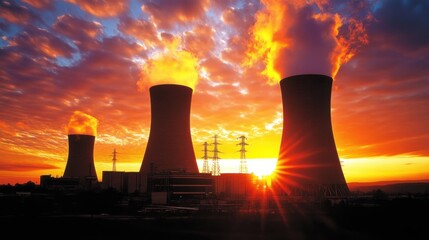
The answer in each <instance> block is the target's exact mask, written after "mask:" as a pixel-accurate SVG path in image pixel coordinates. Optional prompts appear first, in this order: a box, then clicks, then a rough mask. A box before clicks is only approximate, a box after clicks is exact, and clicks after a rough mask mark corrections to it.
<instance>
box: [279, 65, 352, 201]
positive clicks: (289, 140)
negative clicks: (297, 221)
mask: <svg viewBox="0 0 429 240" xmlns="http://www.w3.org/2000/svg"><path fill="white" fill-rule="evenodd" d="M280 87H281V93H282V101H283V132H282V141H281V146H280V153H279V159H278V161H277V166H276V174H277V178H276V179H277V180H276V182H277V184H278V187H280V189H282V191H284V192H286V193H288V194H291V195H323V196H345V195H347V194H348V192H349V190H348V187H347V183H346V181H345V178H344V175H343V171H342V169H341V164H340V160H339V158H338V153H337V149H336V146H335V141H334V136H333V132H332V125H331V88H332V78H331V77H328V76H325V75H317V74H305V75H295V76H291V77H287V78H284V79H283V80H282V81H280Z"/></svg>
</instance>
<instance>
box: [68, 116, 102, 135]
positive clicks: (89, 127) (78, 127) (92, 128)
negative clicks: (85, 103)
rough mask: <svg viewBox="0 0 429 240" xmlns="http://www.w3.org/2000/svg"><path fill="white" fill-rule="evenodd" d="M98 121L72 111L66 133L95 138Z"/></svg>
mask: <svg viewBox="0 0 429 240" xmlns="http://www.w3.org/2000/svg"><path fill="white" fill-rule="evenodd" d="M97 125H98V120H97V119H96V118H95V117H93V116H91V115H89V114H86V113H84V112H81V111H74V112H73V115H72V116H71V118H70V121H69V124H68V125H67V133H68V135H71V134H82V135H91V136H97Z"/></svg>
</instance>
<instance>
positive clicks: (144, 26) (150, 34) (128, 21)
mask: <svg viewBox="0 0 429 240" xmlns="http://www.w3.org/2000/svg"><path fill="white" fill-rule="evenodd" d="M118 29H119V30H120V31H121V32H123V33H125V34H128V35H131V36H133V37H135V38H137V39H138V40H140V41H142V42H144V44H145V45H146V46H148V47H151V46H157V45H159V44H160V42H159V41H160V39H159V37H158V33H157V31H156V28H155V26H154V25H153V23H151V22H148V21H145V20H137V19H132V18H130V17H123V18H121V22H120V23H119V25H118Z"/></svg>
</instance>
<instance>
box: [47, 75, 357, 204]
mask: <svg viewBox="0 0 429 240" xmlns="http://www.w3.org/2000/svg"><path fill="white" fill-rule="evenodd" d="M332 81H333V80H332V78H331V77H328V76H325V75H317V74H304V75H295V76H291V77H287V78H284V79H283V80H282V81H281V82H280V88H281V96H282V103H283V132H282V139H281V145H280V151H279V157H278V161H277V165H276V170H275V173H274V176H273V178H272V180H271V183H272V184H270V187H272V190H273V191H272V192H274V194H276V195H278V196H323V197H344V196H347V195H348V193H349V189H348V186H347V183H346V181H345V178H344V175H343V172H342V168H341V164H340V160H339V157H338V153H337V149H336V146H335V141H334V135H333V131H332V125H331V112H330V111H331V109H330V108H331V104H330V101H331V88H332ZM149 91H150V103H151V125H150V134H149V139H148V143H147V147H146V151H145V153H144V157H143V160H142V164H141V167H140V171H139V172H128V173H126V172H116V171H115V170H114V171H104V172H103V184H102V185H103V188H116V189H119V190H121V191H125V192H128V193H130V192H135V191H138V192H141V193H149V194H152V195H153V197H154V198H156V199H160V198H161V199H162V200H160V202H164V203H166V202H168V200H169V199H174V198H175V197H180V198H182V197H183V196H192V197H204V196H207V195H209V194H213V193H216V194H219V193H222V194H224V195H225V194H226V193H228V194H229V196H233V195H234V194H235V195H236V196H238V195H240V196H243V194H244V195H246V194H250V193H251V192H253V191H251V190H250V189H251V187H249V186H250V185H251V182H252V181H253V182H255V181H254V180H252V177H251V174H248V173H247V169H246V170H245V171H244V170H243V169H245V165H244V164H243V163H244V158H245V155H244V152H245V149H244V146H245V145H247V144H246V143H245V142H244V140H243V139H242V140H243V141H242V143H241V145H240V146H241V147H242V149H241V163H240V164H241V165H243V166H241V165H240V173H237V174H220V173H218V172H215V171H214V170H213V171H214V172H208V166H205V168H207V169H205V170H204V169H203V171H202V173H200V172H199V169H198V165H197V161H196V157H195V153H194V148H193V144H192V138H191V131H190V112H191V100H192V91H193V90H192V89H191V88H189V87H186V86H182V85H177V84H161V85H155V86H152V87H151V88H150V89H149ZM242 138H245V137H244V136H242ZM94 142H95V136H90V135H83V134H70V135H68V143H69V153H68V160H67V165H66V168H65V171H64V176H63V177H64V178H65V179H69V180H70V179H74V181H75V183H79V184H80V185H85V184H86V185H87V184H88V183H92V182H94V181H95V182H97V174H96V171H95V166H94V158H93V151H94ZM215 142H216V136H215ZM206 148H207V143H206V146H205V151H207V149H206ZM215 150H216V149H215ZM214 152H216V151H214ZM115 160H116V156H115ZM205 161H207V152H205ZM205 165H207V162H205ZM44 179H45V182H46V181H47V180H46V179H48V180H49V179H51V178H49V177H47V176H45V178H44ZM50 181H52V179H51V180H50ZM243 181H244V182H246V183H243ZM235 183H240V184H238V185H237V184H235ZM249 184H250V185H249ZM233 186H234V187H233ZM244 186H245V187H244ZM231 189H235V190H233V191H232V192H231Z"/></svg>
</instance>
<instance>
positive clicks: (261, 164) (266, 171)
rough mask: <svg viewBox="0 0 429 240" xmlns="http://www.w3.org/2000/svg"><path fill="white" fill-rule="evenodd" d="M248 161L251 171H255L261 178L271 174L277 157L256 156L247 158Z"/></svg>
mask: <svg viewBox="0 0 429 240" xmlns="http://www.w3.org/2000/svg"><path fill="white" fill-rule="evenodd" d="M246 161H247V166H248V171H249V173H253V174H255V175H256V176H258V177H259V178H262V177H263V176H268V175H271V174H272V173H273V171H274V170H275V168H276V163H277V159H273V158H254V159H247V160H246Z"/></svg>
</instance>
